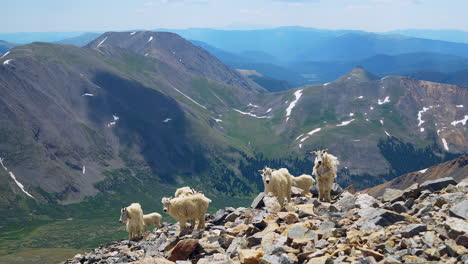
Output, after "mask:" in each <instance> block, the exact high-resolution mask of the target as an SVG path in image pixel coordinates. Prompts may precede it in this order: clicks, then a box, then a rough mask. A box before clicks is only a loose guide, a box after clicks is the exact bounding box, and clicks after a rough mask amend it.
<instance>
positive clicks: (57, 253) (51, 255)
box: [0, 248, 81, 264]
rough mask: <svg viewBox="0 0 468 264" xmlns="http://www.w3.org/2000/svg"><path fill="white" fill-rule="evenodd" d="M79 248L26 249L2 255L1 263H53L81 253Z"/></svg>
mask: <svg viewBox="0 0 468 264" xmlns="http://www.w3.org/2000/svg"><path fill="white" fill-rule="evenodd" d="M80 252H81V250H79V249H71V248H70V249H69V248H41V249H31V250H25V251H21V252H17V253H13V254H9V255H2V254H1V253H0V256H1V261H0V262H1V263H15V264H30V263H35V264H51V263H61V262H63V261H64V260H66V259H69V258H71V257H73V256H74V255H76V254H78V253H80Z"/></svg>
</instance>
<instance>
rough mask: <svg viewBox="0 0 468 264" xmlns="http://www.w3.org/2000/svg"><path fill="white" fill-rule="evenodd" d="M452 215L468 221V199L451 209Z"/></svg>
mask: <svg viewBox="0 0 468 264" xmlns="http://www.w3.org/2000/svg"><path fill="white" fill-rule="evenodd" d="M450 215H451V216H455V217H458V218H461V219H465V220H468V199H467V200H464V201H461V202H459V203H457V204H455V205H454V206H452V208H450Z"/></svg>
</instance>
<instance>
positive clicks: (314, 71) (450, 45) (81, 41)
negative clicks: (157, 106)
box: [0, 27, 468, 91]
mask: <svg viewBox="0 0 468 264" xmlns="http://www.w3.org/2000/svg"><path fill="white" fill-rule="evenodd" d="M161 31H169V32H175V33H177V34H179V35H181V36H182V37H185V38H186V39H189V40H190V41H191V42H192V43H193V44H195V45H197V46H200V47H202V48H203V49H205V50H206V51H208V52H209V53H211V54H213V55H215V57H217V58H218V59H219V60H220V61H221V62H223V63H224V64H226V65H228V66H230V67H231V68H234V69H243V70H255V71H257V72H259V73H261V75H263V77H260V76H255V77H251V78H250V79H252V80H253V81H254V82H256V83H257V84H258V85H260V86H262V87H263V88H265V89H267V90H269V91H278V90H283V89H288V88H290V87H300V86H303V85H308V84H320V83H326V82H330V81H333V80H335V79H336V78H338V77H339V76H341V75H343V74H345V73H346V72H347V71H349V69H351V68H353V67H355V66H359V65H360V66H363V67H365V68H366V69H368V70H369V71H371V72H373V73H375V74H377V75H379V76H382V77H383V76H387V75H392V74H396V75H401V76H408V77H416V78H422V79H425V80H433V81H442V80H443V81H442V82H444V83H449V84H466V82H463V81H460V77H457V76H458V75H459V74H457V73H456V72H462V71H464V70H467V69H468V66H467V60H468V44H467V43H463V42H465V41H463V39H464V36H465V35H467V33H466V32H463V31H450V30H401V31H393V32H384V33H379V34H376V33H369V32H365V31H358V30H320V29H314V28H303V27H280V28H273V29H258V30H216V29H206V28H194V29H183V30H174V29H162V30H161ZM99 35H100V33H90V32H63V33H60V32H56V33H10V34H0V39H2V37H3V38H4V39H5V40H8V41H17V42H18V43H25V42H27V41H29V42H32V41H46V42H54V43H59V44H67V45H74V46H78V47H82V46H85V45H86V44H88V43H89V42H91V41H92V40H93V39H95V38H97V37H98V36H99ZM457 36H458V37H457ZM456 42H458V43H456ZM0 47H1V46H0ZM7 49H9V48H3V52H5V51H6V50H7ZM0 52H2V51H1V50H0ZM432 75H434V76H432ZM454 75H455V76H454ZM442 76H444V77H442ZM462 79H463V78H462ZM452 80H453V81H452Z"/></svg>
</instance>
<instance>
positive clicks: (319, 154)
mask: <svg viewBox="0 0 468 264" xmlns="http://www.w3.org/2000/svg"><path fill="white" fill-rule="evenodd" d="M327 152H328V149H324V150H319V151H313V152H311V153H312V154H314V155H315V156H316V157H315V164H314V169H313V171H312V175H315V177H316V178H317V187H318V189H319V199H320V200H322V199H324V200H327V201H330V199H331V198H330V193H331V189H332V187H333V181H334V180H335V178H336V171H337V166H338V165H339V164H340V162H339V161H338V158H336V157H335V156H333V155H331V154H328V153H327Z"/></svg>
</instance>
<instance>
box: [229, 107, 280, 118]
mask: <svg viewBox="0 0 468 264" xmlns="http://www.w3.org/2000/svg"><path fill="white" fill-rule="evenodd" d="M233 109H234V111H236V112H238V113H240V114H243V115H248V116H251V117H255V118H259V119H263V118H271V116H257V115H255V114H252V113H251V112H248V113H247V112H243V111H241V110H239V109H235V108H233Z"/></svg>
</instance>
